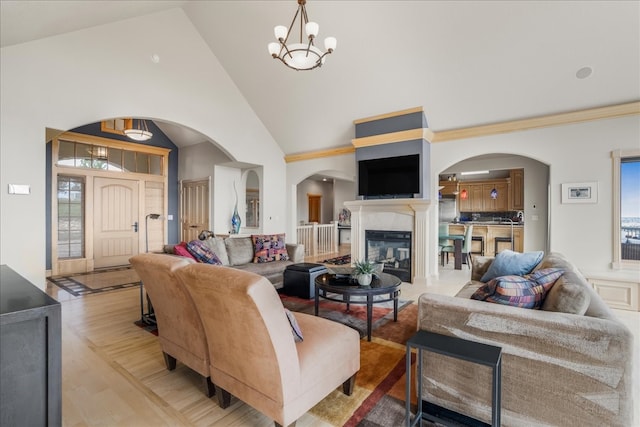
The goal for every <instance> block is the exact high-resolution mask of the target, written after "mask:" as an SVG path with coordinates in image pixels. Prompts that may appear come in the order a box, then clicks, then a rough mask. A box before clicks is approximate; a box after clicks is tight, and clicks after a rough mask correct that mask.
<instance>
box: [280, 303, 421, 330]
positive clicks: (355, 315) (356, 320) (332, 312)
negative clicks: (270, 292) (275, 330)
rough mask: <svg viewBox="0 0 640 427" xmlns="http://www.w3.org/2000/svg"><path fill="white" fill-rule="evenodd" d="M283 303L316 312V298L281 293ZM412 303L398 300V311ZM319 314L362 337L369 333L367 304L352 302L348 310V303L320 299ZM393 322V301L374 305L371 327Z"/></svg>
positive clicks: (294, 307) (292, 308) (297, 309)
mask: <svg viewBox="0 0 640 427" xmlns="http://www.w3.org/2000/svg"><path fill="white" fill-rule="evenodd" d="M280 299H281V300H282V305H284V306H285V307H286V308H288V309H289V310H291V311H297V312H300V313H306V314H314V311H315V305H314V299H313V298H311V299H304V298H298V297H292V296H288V295H282V294H281V295H280ZM410 304H411V301H410V300H402V299H399V300H398V313H400V312H401V311H402V310H403V309H404V308H405V307H407V306H408V305H410ZM318 316H320V317H324V318H326V319H330V320H334V321H336V322H339V323H342V324H344V325H347V326H349V327H352V328H354V329H356V330H357V331H358V332H360V338H363V337H365V336H366V335H367V306H366V304H358V303H352V304H350V306H349V310H348V311H347V305H346V304H343V303H340V302H333V301H327V300H320V304H319V307H318ZM388 322H393V303H392V302H383V303H377V304H374V305H373V317H372V320H371V329H372V330H374V331H375V330H376V328H379V327H380V326H382V325H384V324H386V323H388Z"/></svg>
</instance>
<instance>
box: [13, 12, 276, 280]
mask: <svg viewBox="0 0 640 427" xmlns="http://www.w3.org/2000/svg"><path fill="white" fill-rule="evenodd" d="M186 46H188V49H185V47H186ZM0 52H1V57H0V83H1V86H0V93H1V94H2V96H1V100H0V108H1V111H2V116H1V118H0V120H1V122H0V189H2V191H0V206H1V207H2V217H1V219H0V235H1V237H2V239H1V243H0V263H1V264H7V265H9V266H11V267H12V268H13V269H14V270H16V271H17V272H18V273H20V274H22V275H23V276H24V277H26V278H27V279H28V280H30V281H31V282H33V283H34V284H36V285H37V286H40V287H42V288H44V286H45V248H44V244H45V243H44V237H43V236H44V233H45V212H44V210H45V200H44V198H45V189H44V185H45V176H44V174H45V164H44V162H45V128H46V127H50V128H54V129H61V130H67V129H72V128H75V127H77V126H81V125H84V124H87V123H94V122H96V121H99V120H102V119H106V118H113V117H130V116H135V117H144V118H155V119H160V120H163V121H172V122H175V123H179V124H182V125H185V126H187V127H190V128H192V129H195V130H197V131H199V132H200V133H202V134H203V135H205V136H207V137H208V138H209V139H210V140H212V141H216V143H218V144H219V145H220V146H222V147H224V149H225V151H226V152H227V153H228V154H229V156H230V157H232V158H233V159H234V160H236V161H241V162H246V163H250V164H255V165H263V167H264V177H265V178H264V179H265V182H264V187H263V189H264V197H263V201H264V203H263V212H264V217H265V220H264V222H263V227H264V231H265V232H267V233H271V232H282V230H284V229H285V224H287V222H286V221H285V216H286V215H285V212H284V208H283V206H285V203H286V199H285V198H286V191H285V188H284V183H285V182H286V167H285V163H284V153H283V152H282V150H281V149H280V148H279V146H278V145H277V144H276V143H275V141H274V140H273V138H272V137H271V136H270V134H269V133H268V131H267V130H266V128H265V127H264V125H263V124H262V122H261V121H260V120H259V119H258V118H257V117H256V116H255V114H254V113H253V111H252V110H251V108H250V107H249V105H248V104H247V102H246V100H245V99H244V98H243V96H242V94H241V93H240V92H239V91H238V89H237V87H236V86H235V85H234V84H233V82H232V81H231V79H230V78H229V76H228V75H227V74H226V72H225V71H224V69H223V68H222V66H221V65H220V63H219V62H218V60H217V59H216V58H215V57H214V56H213V54H212V53H211V51H210V49H209V48H208V46H207V45H206V44H205V43H204V41H203V40H202V38H201V37H200V36H199V34H198V33H197V32H196V31H195V29H194V28H193V26H192V25H191V23H190V21H189V20H188V19H187V18H186V16H185V15H184V13H183V12H182V10H180V9H172V10H169V11H164V12H160V13H156V14H152V15H147V16H143V17H139V18H133V19H128V20H124V21H120V22H117V23H113V24H108V25H102V26H98V27H93V28H89V29H86V30H80V31H76V32H73V33H68V34H63V35H60V36H55V37H50V38H46V39H41V40H36V41H33V42H29V43H23V44H20V45H15V46H9V47H4V48H2V49H1V50H0ZM154 53H155V54H158V55H159V56H160V62H159V63H158V64H155V63H153V62H152V61H151V60H150V56H151V55H152V54H154ZM256 146H259V147H261V149H260V150H256V149H255V147H256ZM10 183H11V184H28V185H30V186H31V194H30V195H28V196H9V195H8V194H7V192H6V188H7V185H8V184H10Z"/></svg>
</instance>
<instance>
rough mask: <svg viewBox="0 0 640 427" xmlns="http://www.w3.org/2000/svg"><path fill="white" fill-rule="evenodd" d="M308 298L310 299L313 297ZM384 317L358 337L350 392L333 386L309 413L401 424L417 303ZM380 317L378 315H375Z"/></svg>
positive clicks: (361, 423)
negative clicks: (357, 366) (369, 332)
mask: <svg viewBox="0 0 640 427" xmlns="http://www.w3.org/2000/svg"><path fill="white" fill-rule="evenodd" d="M287 298H289V299H291V298H293V297H287ZM285 299H286V298H285ZM297 299H299V298H297ZM311 302H312V303H313V300H311ZM300 307H302V305H301V306H300ZM302 308H303V309H305V310H306V309H307V308H306V307H302ZM380 314H381V313H380V311H379V312H378V314H377V315H378V316H379V315H380ZM383 318H385V319H386V321H385V322H379V323H378V327H376V328H375V329H374V330H373V332H372V338H371V341H370V342H369V341H367V339H366V338H363V339H361V340H360V371H358V374H357V376H356V383H355V387H354V390H353V393H352V394H351V396H347V395H345V394H344V393H343V392H342V387H338V388H337V389H336V390H334V391H333V392H331V393H330V394H329V395H328V396H327V397H326V398H324V399H323V400H322V401H321V402H320V403H318V404H317V405H316V406H314V407H313V408H311V409H310V410H309V412H311V413H312V414H313V415H314V416H316V417H318V418H320V419H322V420H323V421H325V422H326V423H328V424H330V425H332V426H336V427H340V426H344V427H390V426H394V427H395V426H402V425H405V413H406V412H405V393H406V388H405V387H406V375H405V372H406V359H405V357H406V352H405V351H406V347H405V344H406V342H407V340H408V339H409V338H411V336H413V334H415V333H416V326H417V318H418V306H417V305H416V304H411V303H410V302H409V303H408V304H405V305H403V309H402V310H400V311H399V312H398V321H397V322H394V321H393V314H391V315H390V316H389V313H387V314H386V315H384V316H383ZM380 320H382V318H379V319H378V321H380ZM135 323H136V325H137V326H139V327H142V328H144V329H145V330H147V331H149V332H151V333H154V334H156V335H157V329H156V328H155V327H154V326H149V325H143V324H141V323H140V322H139V321H136V322H135ZM361 335H362V334H361ZM411 362H412V374H411V378H412V380H414V379H415V353H414V354H413V355H412V358H411ZM411 407H412V413H415V407H416V392H415V382H414V381H412V385H411ZM420 425H421V426H422V427H426V426H434V425H435V424H432V423H430V422H427V421H422V424H420Z"/></svg>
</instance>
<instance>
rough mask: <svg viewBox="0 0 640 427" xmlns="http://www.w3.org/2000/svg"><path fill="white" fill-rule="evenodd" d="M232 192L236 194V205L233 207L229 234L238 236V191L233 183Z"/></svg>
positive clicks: (239, 221)
mask: <svg viewBox="0 0 640 427" xmlns="http://www.w3.org/2000/svg"><path fill="white" fill-rule="evenodd" d="M233 192H234V193H236V205H235V206H234V207H233V215H232V216H231V234H238V233H239V232H240V223H241V222H242V221H241V220H240V215H238V190H237V189H236V182H235V181H233Z"/></svg>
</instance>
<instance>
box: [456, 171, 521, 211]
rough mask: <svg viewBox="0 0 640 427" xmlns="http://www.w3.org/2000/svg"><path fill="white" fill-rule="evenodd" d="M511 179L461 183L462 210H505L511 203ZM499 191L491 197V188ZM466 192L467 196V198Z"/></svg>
mask: <svg viewBox="0 0 640 427" xmlns="http://www.w3.org/2000/svg"><path fill="white" fill-rule="evenodd" d="M509 181H510V180H509V179H501V180H492V181H476V182H461V183H460V195H459V198H460V211H461V212H505V211H507V210H509V205H510V188H509V185H510V182H509ZM493 189H495V190H496V191H497V193H498V196H497V198H495V199H492V198H491V190H493ZM465 194H466V198H465Z"/></svg>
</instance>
